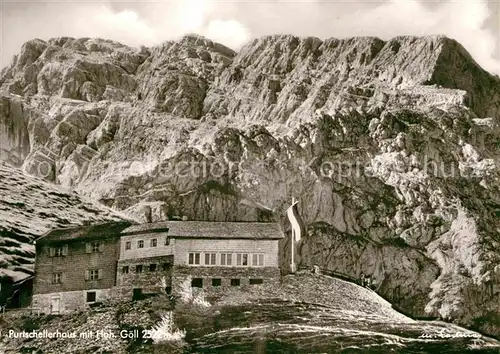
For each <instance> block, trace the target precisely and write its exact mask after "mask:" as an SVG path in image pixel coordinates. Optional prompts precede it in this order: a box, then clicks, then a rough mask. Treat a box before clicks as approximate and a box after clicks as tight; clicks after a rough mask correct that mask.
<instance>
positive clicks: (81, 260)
mask: <svg viewBox="0 0 500 354" xmlns="http://www.w3.org/2000/svg"><path fill="white" fill-rule="evenodd" d="M130 225H131V223H129V222H113V223H103V224H96V225H86V226H82V227H78V228H71V229H56V230H52V231H49V232H48V233H46V234H45V235H43V236H41V237H39V238H38V239H37V240H36V241H35V250H36V256H35V278H34V283H33V299H32V306H33V307H37V308H40V309H41V311H42V312H46V313H54V314H57V313H66V312H71V311H74V310H77V309H83V308H85V307H86V306H88V305H90V304H92V303H95V302H99V301H102V300H104V299H106V298H107V297H108V296H109V295H110V289H111V288H112V287H114V286H115V283H116V264H117V262H118V258H119V252H120V250H119V245H120V242H119V238H120V232H121V231H122V230H123V229H125V228H126V227H128V226H130Z"/></svg>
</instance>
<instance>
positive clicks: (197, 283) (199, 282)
mask: <svg viewBox="0 0 500 354" xmlns="http://www.w3.org/2000/svg"><path fill="white" fill-rule="evenodd" d="M248 282H249V284H250V285H257V284H263V283H264V280H263V279H249V280H248ZM230 284H231V286H239V285H240V284H241V281H240V279H238V278H236V279H231V282H230ZM221 285H222V279H221V278H213V279H212V286H221ZM191 286H192V287H194V288H203V278H193V279H192V280H191Z"/></svg>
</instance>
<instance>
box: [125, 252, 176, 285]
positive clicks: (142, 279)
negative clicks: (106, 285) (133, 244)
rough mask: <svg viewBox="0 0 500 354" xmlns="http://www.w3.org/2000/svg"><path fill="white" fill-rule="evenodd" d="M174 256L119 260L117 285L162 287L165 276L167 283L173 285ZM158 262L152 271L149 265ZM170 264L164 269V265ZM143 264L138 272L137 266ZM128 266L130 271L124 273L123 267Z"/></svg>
mask: <svg viewBox="0 0 500 354" xmlns="http://www.w3.org/2000/svg"><path fill="white" fill-rule="evenodd" d="M172 263H173V256H163V257H147V258H140V259H126V260H120V261H118V272H117V276H116V284H117V286H125V287H129V288H146V287H153V288H154V287H157V288H162V284H161V279H162V278H163V277H164V278H165V280H166V283H167V284H166V285H167V286H170V285H171V279H172ZM151 264H156V270H155V271H150V270H149V266H150V265H151ZM164 264H166V265H168V268H167V269H163V265H164ZM137 265H142V268H143V270H142V272H141V273H136V266H137ZM124 266H128V267H129V271H128V273H123V267H124Z"/></svg>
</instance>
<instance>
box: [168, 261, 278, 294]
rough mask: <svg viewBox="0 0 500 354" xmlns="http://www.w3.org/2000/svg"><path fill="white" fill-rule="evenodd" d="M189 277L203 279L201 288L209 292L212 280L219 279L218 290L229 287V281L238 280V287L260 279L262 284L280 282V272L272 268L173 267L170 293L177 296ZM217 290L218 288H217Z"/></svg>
mask: <svg viewBox="0 0 500 354" xmlns="http://www.w3.org/2000/svg"><path fill="white" fill-rule="evenodd" d="M189 276H191V277H192V278H193V279H194V278H202V279H203V288H205V289H208V290H210V289H211V288H215V287H213V286H212V279H221V285H220V288H225V287H230V286H231V279H240V286H245V285H248V284H249V282H250V279H262V280H263V282H264V283H269V282H276V283H278V282H279V280H280V270H279V268H274V267H187V266H174V269H173V274H172V291H173V293H174V294H177V293H178V291H179V289H180V286H181V284H182V283H183V282H184V281H185V280H186V279H187V278H188V277H189ZM217 288H219V287H217Z"/></svg>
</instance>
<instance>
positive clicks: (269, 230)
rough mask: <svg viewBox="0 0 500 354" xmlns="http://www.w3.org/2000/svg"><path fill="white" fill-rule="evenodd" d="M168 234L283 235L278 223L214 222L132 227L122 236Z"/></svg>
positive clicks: (169, 222) (197, 235)
mask: <svg viewBox="0 0 500 354" xmlns="http://www.w3.org/2000/svg"><path fill="white" fill-rule="evenodd" d="M154 232H168V236H169V237H172V238H181V237H182V238H212V239H220V238H234V239H259V240H265V239H271V240H272V239H280V238H283V234H282V232H281V229H280V227H279V225H278V223H263V222H214V221H165V222H157V223H148V224H140V225H132V226H130V227H128V228H126V229H125V230H123V232H122V235H124V236H125V235H134V234H144V233H154Z"/></svg>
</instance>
